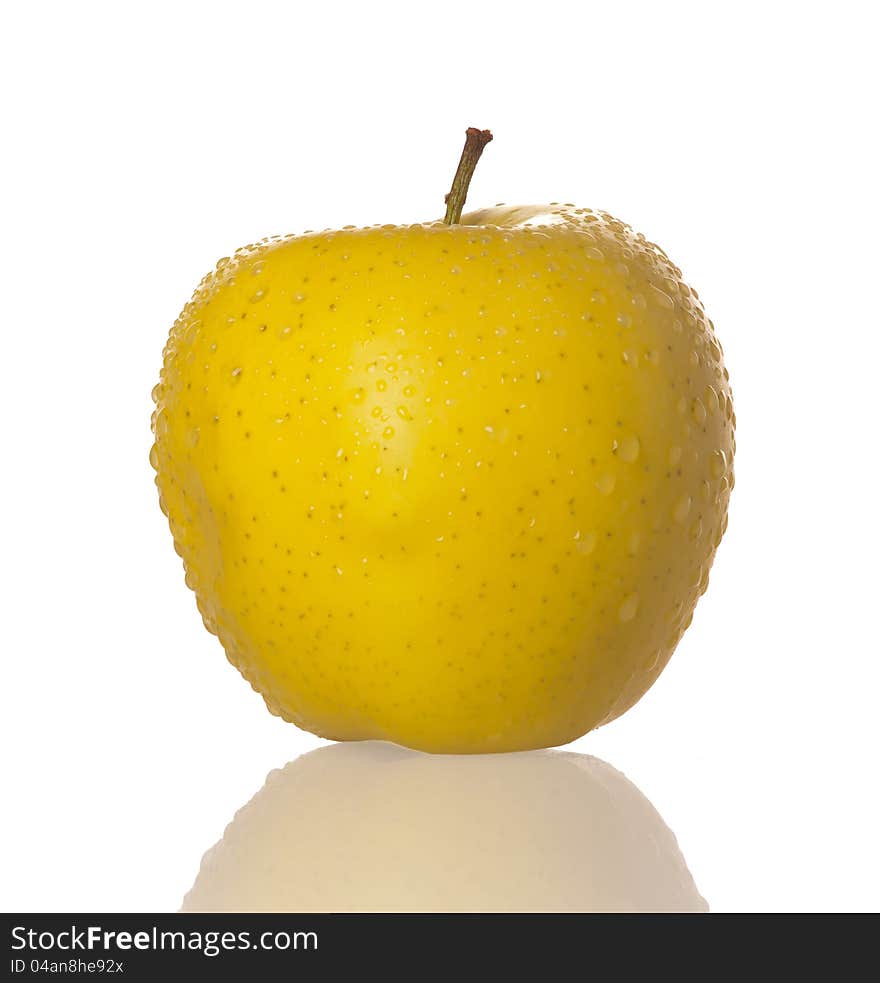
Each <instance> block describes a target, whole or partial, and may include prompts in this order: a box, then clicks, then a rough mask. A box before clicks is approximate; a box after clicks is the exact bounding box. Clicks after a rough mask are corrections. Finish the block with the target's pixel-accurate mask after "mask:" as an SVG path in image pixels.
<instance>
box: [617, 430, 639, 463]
mask: <svg viewBox="0 0 880 983" xmlns="http://www.w3.org/2000/svg"><path fill="white" fill-rule="evenodd" d="M640 450H641V444H640V443H639V438H638V437H636V436H634V435H632V434H631V435H630V436H628V437H624V438H623V440H621V441H620V443H619V444H618V445H617V456H618V457H619V458H620V459H621V461H626V462H627V464H632V463H633V461H635V460H636V459H637V458H638V456H639V452H640Z"/></svg>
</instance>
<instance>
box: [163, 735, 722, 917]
mask: <svg viewBox="0 0 880 983" xmlns="http://www.w3.org/2000/svg"><path fill="white" fill-rule="evenodd" d="M183 910H184V911H502V912H503V911H542V912H543V911H704V910H706V904H705V902H704V900H703V899H702V898H701V897H700V895H699V893H698V892H697V889H696V887H695V885H694V882H693V878H692V877H691V875H690V873H689V872H688V869H687V866H686V864H685V861H684V858H683V857H682V855H681V852H680V851H679V848H678V844H677V843H676V840H675V837H674V836H673V834H672V833H671V832H670V830H669V829H668V828H667V826H666V825H665V824H664V822H663V820H662V819H661V817H660V816H659V815H658V813H657V812H656V810H655V809H654V808H653V806H652V805H651V804H650V802H648V800H647V799H646V798H645V797H644V796H643V795H642V794H641V793H640V792H639V790H638V789H637V788H636V787H635V786H634V785H632V784H631V783H630V782H629V781H627V779H626V778H624V776H623V775H621V774H620V772H618V771H615V769H614V768H612V767H611V766H610V765H607V764H605V762H603V761H600V760H599V759H598V758H593V757H589V756H587V755H584V754H573V753H568V752H559V751H545V752H540V751H537V752H530V753H522V754H505V755H495V756H491V755H473V756H453V755H425V754H418V753H416V752H413V751H408V750H405V749H403V748H398V747H395V746H394V745H391V744H380V743H374V742H369V743H364V744H348V745H335V746H330V747H325V748H321V749H319V750H317V751H312V752H311V753H310V754H306V755H303V756H302V757H300V758H297V759H295V760H294V761H291V762H290V763H289V764H288V765H286V766H285V767H284V768H283V769H280V770H278V771H273V772H272V773H271V774H270V775H269V777H268V779H267V781H266V784H265V786H264V787H263V788H262V789H261V790H260V791H259V792H258V793H257V795H255V796H254V798H253V799H252V800H251V801H250V802H248V804H247V805H246V806H244V807H243V808H242V809H241V810H240V811H239V812H238V813H237V814H236V816H235V818H234V819H233V821H232V822H231V823H230V825H229V826H228V828H227V829H226V832H225V833H224V835H223V838H222V840H221V841H220V842H219V843H217V844H216V845H215V846H214V847H213V848H212V849H211V850H209V851H208V853H207V854H206V855H205V857H204V860H203V861H202V866H201V870H200V872H199V875H198V878H197V879H196V882H195V885H194V886H193V888H192V889H191V890H190V892H189V893H188V894H187V896H186V899H185V900H184V903H183Z"/></svg>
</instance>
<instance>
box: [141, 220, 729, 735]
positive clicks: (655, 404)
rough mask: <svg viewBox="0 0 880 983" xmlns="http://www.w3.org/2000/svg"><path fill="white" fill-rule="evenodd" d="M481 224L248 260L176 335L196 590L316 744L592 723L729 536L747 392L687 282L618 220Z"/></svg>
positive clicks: (229, 269) (173, 496)
mask: <svg viewBox="0 0 880 983" xmlns="http://www.w3.org/2000/svg"><path fill="white" fill-rule="evenodd" d="M514 211H515V210H514ZM482 215H483V219H484V220H485V221H487V222H489V223H490V224H488V225H486V226H485V227H477V226H475V225H468V224H464V225H462V226H458V227H455V228H450V227H446V226H442V225H437V224H430V225H419V226H413V227H408V228H405V229H399V228H394V227H388V228H381V229H372V230H345V231H340V232H328V233H320V234H310V235H306V236H303V237H294V238H290V239H280V238H276V239H274V240H271V241H268V242H266V243H263V244H257V245H255V246H249V247H246V249H245V250H243V251H240V252H239V253H238V254H236V256H235V257H232V258H226V259H225V260H223V261H221V262H220V264H218V267H217V269H216V270H215V271H214V272H213V273H212V274H211V275H210V276H209V277H208V278H206V280H205V281H204V282H203V284H202V286H201V287H200V288H199V291H198V292H197V294H196V295H195V297H194V298H193V300H192V301H191V302H190V304H188V305H187V307H186V308H185V310H184V312H183V313H182V314H181V317H180V318H179V319H178V322H177V324H176V325H175V327H174V329H173V330H172V333H171V336H170V338H169V341H168V344H167V346H166V349H165V360H164V366H163V371H162V378H161V381H160V384H159V386H158V387H157V388H156V390H155V395H154V398H155V400H156V404H157V405H156V412H155V414H154V419H153V426H154V433H155V436H156V442H155V445H154V448H153V450H152V451H151V464H152V465H153V467H154V468H155V469H156V471H157V483H158V484H159V486H160V492H161V502H162V506H163V509H165V510H166V511H167V512H168V514H169V523H170V525H171V528H172V533H173V536H174V540H175V547H176V548H177V549H178V552H179V553H180V554H181V556H182V557H183V559H184V564H185V568H186V575H187V583H188V585H189V586H190V587H191V588H192V589H193V590H195V592H196V595H197V599H198V604H199V610H200V611H201V612H202V616H203V618H204V619H205V621H206V624H209V625H210V626H211V629H210V630H212V631H214V632H215V633H216V634H218V635H219V637H220V639H221V641H222V643H223V644H224V647H225V648H226V651H227V653H228V654H229V657H230V660H231V661H233V663H234V664H236V665H238V666H239V668H240V669H241V670H242V672H244V674H245V675H246V676H247V677H248V678H249V679H250V681H251V682H252V684H253V685H254V686H255V687H256V688H257V689H258V691H260V692H262V693H263V694H264V696H265V697H266V699H267V703H268V704H269V706H270V708H271V709H272V710H273V712H276V713H279V714H281V715H282V716H284V717H285V718H287V719H291V720H295V721H296V722H298V723H300V725H302V726H307V727H309V728H310V729H313V730H315V732H317V733H322V734H328V735H332V736H350V737H368V736H379V737H387V738H390V739H393V740H397V741H400V742H402V743H407V744H410V745H412V746H418V747H423V748H426V749H429V750H481V749H482V750H505V749H514V748H523V747H534V746H541V745H543V744H555V743H559V742H560V741H563V740H569V739H572V738H573V737H576V736H578V735H579V734H580V733H583V732H584V731H585V730H587V729H589V728H590V727H591V726H594V725H596V724H597V723H599V722H600V721H603V720H607V719H611V717H613V716H614V715H616V714H617V713H619V712H622V711H623V710H624V709H626V707H627V706H628V705H631V703H632V702H634V701H635V700H636V699H637V698H638V697H639V696H640V695H641V693H643V692H644V690H645V689H646V688H647V686H648V685H650V683H651V681H652V680H653V678H654V677H655V676H656V674H657V672H659V671H660V669H661V668H662V666H663V665H665V663H666V661H667V659H668V657H669V654H670V652H671V648H672V647H674V645H675V644H676V643H677V641H678V638H680V637H681V632H683V631H684V628H685V627H686V624H687V622H688V621H689V618H690V615H691V613H692V611H693V605H694V604H695V603H696V599H697V598H698V597H699V595H700V593H702V591H703V590H705V586H706V583H707V582H708V571H709V568H710V566H711V563H712V560H713V557H714V551H715V549H716V547H717V545H718V543H719V542H720V539H721V536H722V535H723V531H724V528H725V527H726V518H725V513H726V507H727V500H728V498H729V495H730V491H731V489H732V487H733V472H732V457H733V451H734V442H733V426H734V423H735V417H734V413H733V408H732V399H731V396H730V388H729V383H728V380H727V374H726V370H725V369H724V367H723V363H722V356H721V349H720V346H719V345H718V343H717V340H716V339H715V338H714V335H713V332H712V328H711V324H710V322H708V321H707V319H706V318H705V315H704V314H703V312H702V308H701V306H700V304H699V301H698V299H697V297H696V295H695V294H694V293H693V291H691V290H690V289H689V288H687V287H686V286H685V285H683V284H682V283H681V281H680V273H679V271H678V270H677V268H676V267H674V266H673V265H672V264H671V263H670V262H669V260H668V259H667V258H666V256H665V254H664V253H663V252H662V250H658V249H657V248H656V247H654V246H652V245H651V244H650V243H647V242H646V241H645V240H644V239H642V238H641V237H639V236H636V235H635V234H634V233H632V231H631V230H629V229H628V228H627V227H626V226H625V225H623V223H619V222H617V221H616V220H614V219H611V218H610V217H609V216H604V215H602V214H601V213H591V212H588V211H586V210H576V209H575V210H572V209H566V208H563V207H562V206H551V207H550V208H549V209H545V210H544V211H543V212H540V211H532V212H531V213H530V214H528V215H527V222H528V224H527V226H526V227H525V228H520V229H514V228H506V227H504V226H503V224H502V223H503V221H504V220H505V214H504V213H503V212H501V213H499V212H485V213H482ZM520 217H522V216H520ZM467 221H468V217H467V216H466V217H465V223H467ZM550 230H553V233H554V236H555V235H557V234H559V235H561V238H557V239H551V238H549V232H550ZM426 283H431V284H434V286H433V287H432V289H431V290H426V289H425V284H426ZM194 435H196V436H195V438H194ZM673 608H674V609H675V610H676V613H675V616H674V617H673V618H672V620H671V621H670V620H669V611H670V610H671V609H673ZM523 681H528V682H529V685H525V684H524V682H523ZM502 709H503V712H502ZM377 721H381V722H382V723H381V726H380V724H379V723H377Z"/></svg>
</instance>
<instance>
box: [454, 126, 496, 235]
mask: <svg viewBox="0 0 880 983" xmlns="http://www.w3.org/2000/svg"><path fill="white" fill-rule="evenodd" d="M491 139H492V134H491V133H490V132H489V131H488V130H478V129H477V128H476V127H475V126H469V127H468V128H467V137H466V139H465V141H464V150H462V152H461V160H460V161H459V162H458V170H457V171H456V172H455V177H454V178H453V179H452V188H451V189H450V191H449V194H448V195H447V196H446V218H444V219H443V221H444V222H445V223H446V224H447V225H457V224H458V222H459V221H461V213H462V211H463V209H464V203H465V200H466V199H467V193H468V187H469V186H470V183H471V178H472V177H473V176H474V171H475V170H476V167H477V161H478V160H479V159H480V155H481V154H482V153H483V149H484V148H485V146H486V144H487V143H489V141H490V140H491Z"/></svg>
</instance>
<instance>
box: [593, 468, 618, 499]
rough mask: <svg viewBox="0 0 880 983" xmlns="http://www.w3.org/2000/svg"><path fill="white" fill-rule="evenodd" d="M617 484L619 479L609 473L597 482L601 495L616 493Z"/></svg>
mask: <svg viewBox="0 0 880 983" xmlns="http://www.w3.org/2000/svg"><path fill="white" fill-rule="evenodd" d="M616 484H617V478H616V477H615V476H614V475H613V474H611V472H610V471H609V472H606V473H605V474H603V475H602V476H601V477H600V478H599V480H598V481H597V482H596V487H597V488H598V489H599V492H600V494H602V495H610V494H611V493H612V492H613V491H614V487H615V485H616Z"/></svg>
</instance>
